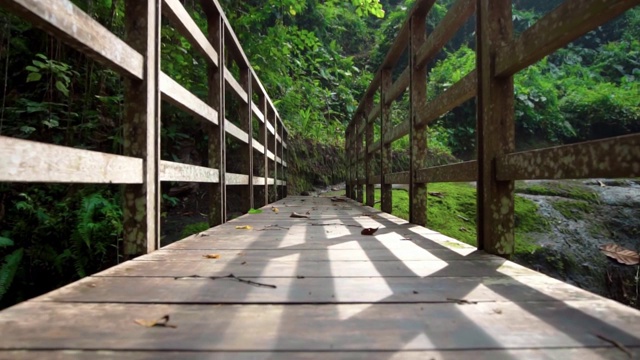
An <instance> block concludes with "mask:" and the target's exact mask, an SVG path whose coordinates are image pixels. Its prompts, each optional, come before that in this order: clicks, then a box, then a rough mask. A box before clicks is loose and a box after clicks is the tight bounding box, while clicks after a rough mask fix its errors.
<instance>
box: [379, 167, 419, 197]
mask: <svg viewBox="0 0 640 360" xmlns="http://www.w3.org/2000/svg"><path fill="white" fill-rule="evenodd" d="M383 180H384V183H385V184H390V185H392V184H409V183H410V182H411V173H410V172H409V171H402V172H397V173H391V174H386V175H384V179H383ZM425 196H426V195H425Z"/></svg>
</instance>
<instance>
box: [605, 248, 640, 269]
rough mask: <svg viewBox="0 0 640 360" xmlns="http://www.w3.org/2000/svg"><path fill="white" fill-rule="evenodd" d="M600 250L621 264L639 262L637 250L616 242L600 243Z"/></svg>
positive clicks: (639, 257)
mask: <svg viewBox="0 0 640 360" xmlns="http://www.w3.org/2000/svg"><path fill="white" fill-rule="evenodd" d="M600 252H602V253H603V254H605V255H606V256H608V257H610V258H612V259H615V260H617V261H618V262H619V263H621V264H625V265H638V264H640V254H638V252H637V251H633V250H629V249H626V248H623V247H622V246H620V245H617V244H605V245H600Z"/></svg>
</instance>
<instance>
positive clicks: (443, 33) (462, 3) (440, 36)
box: [416, 0, 477, 67]
mask: <svg viewBox="0 0 640 360" xmlns="http://www.w3.org/2000/svg"><path fill="white" fill-rule="evenodd" d="M476 2H477V0H457V1H456V2H455V3H454V4H453V5H452V6H451V8H450V9H449V11H447V14H446V15H445V16H444V18H443V19H442V20H441V21H440V23H439V24H438V25H437V26H436V28H435V29H434V30H433V33H431V34H430V35H429V38H428V39H427V40H426V42H425V43H424V45H422V46H421V47H420V49H419V50H418V51H417V54H416V66H417V67H421V66H424V65H426V64H427V63H428V62H429V61H431V60H433V58H434V57H435V56H436V55H437V54H438V52H439V51H440V50H441V49H442V48H443V47H444V46H445V45H446V44H447V43H448V42H449V40H451V39H452V38H453V37H454V36H455V35H456V33H457V32H458V30H459V29H460V28H461V27H462V25H464V23H465V22H466V21H467V20H468V19H469V17H470V16H471V15H473V13H474V12H475V11H476Z"/></svg>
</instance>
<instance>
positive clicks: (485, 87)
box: [476, 0, 515, 257]
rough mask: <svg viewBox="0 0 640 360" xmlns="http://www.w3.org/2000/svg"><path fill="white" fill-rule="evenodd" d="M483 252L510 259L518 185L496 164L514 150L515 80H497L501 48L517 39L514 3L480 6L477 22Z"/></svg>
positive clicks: (482, 2)
mask: <svg viewBox="0 0 640 360" xmlns="http://www.w3.org/2000/svg"><path fill="white" fill-rule="evenodd" d="M477 26H478V28H477V31H476V36H477V44H478V45H477V47H478V49H477V52H478V55H477V69H478V100H477V107H478V109H477V137H478V141H477V144H478V151H477V152H478V185H477V186H478V195H477V196H478V199H477V207H478V221H477V224H478V248H479V249H480V250H484V251H486V252H488V253H490V254H495V255H501V256H505V257H509V256H511V254H513V250H514V240H515V239H514V183H513V181H498V180H497V179H496V177H495V160H496V158H498V157H500V156H502V155H504V154H508V153H511V152H513V150H514V149H515V122H514V104H513V103H514V100H513V97H514V96H513V94H514V92H513V77H502V78H497V77H496V76H495V73H494V71H495V54H496V52H497V50H498V49H497V47H498V46H499V44H503V43H509V41H511V37H512V34H513V24H512V21H511V0H478V21H477Z"/></svg>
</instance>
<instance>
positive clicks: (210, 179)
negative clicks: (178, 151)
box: [160, 160, 220, 183]
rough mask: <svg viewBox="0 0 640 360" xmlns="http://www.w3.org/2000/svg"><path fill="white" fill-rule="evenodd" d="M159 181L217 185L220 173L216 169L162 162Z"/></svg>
mask: <svg viewBox="0 0 640 360" xmlns="http://www.w3.org/2000/svg"><path fill="white" fill-rule="evenodd" d="M160 181H184V182H201V183H218V182H220V172H219V171H218V169H211V168H207V167H203V166H195V165H188V164H181V163H176V162H171V161H165V160H162V161H160Z"/></svg>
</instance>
